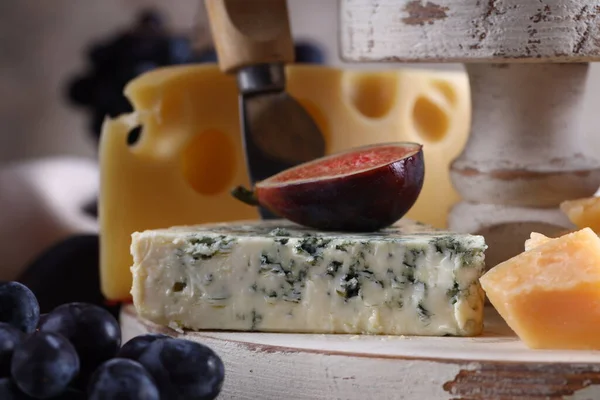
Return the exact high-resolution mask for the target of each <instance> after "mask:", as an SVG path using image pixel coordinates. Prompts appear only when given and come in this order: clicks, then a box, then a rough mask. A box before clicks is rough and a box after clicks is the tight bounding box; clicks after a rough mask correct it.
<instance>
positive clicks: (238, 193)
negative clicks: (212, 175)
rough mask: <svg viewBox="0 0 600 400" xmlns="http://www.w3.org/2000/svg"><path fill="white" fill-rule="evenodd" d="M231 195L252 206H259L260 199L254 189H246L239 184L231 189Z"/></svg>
mask: <svg viewBox="0 0 600 400" xmlns="http://www.w3.org/2000/svg"><path fill="white" fill-rule="evenodd" d="M231 195H232V196H233V197H235V198H236V199H238V200H239V201H241V202H243V203H246V204H248V205H250V206H258V205H260V204H259V203H258V199H257V198H256V195H255V194H254V191H252V190H249V189H246V188H245V187H243V186H237V187H235V188H233V189H232V190H231Z"/></svg>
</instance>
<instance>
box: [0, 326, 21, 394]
mask: <svg viewBox="0 0 600 400" xmlns="http://www.w3.org/2000/svg"><path fill="white" fill-rule="evenodd" d="M24 335H25V334H24V333H23V332H21V331H20V330H18V329H17V328H15V327H14V326H12V325H9V324H7V323H6V322H0V378H3V377H6V376H10V360H11V359H12V355H13V351H14V350H15V347H17V345H19V343H21V341H22V340H23V337H24ZM0 399H1V397H0Z"/></svg>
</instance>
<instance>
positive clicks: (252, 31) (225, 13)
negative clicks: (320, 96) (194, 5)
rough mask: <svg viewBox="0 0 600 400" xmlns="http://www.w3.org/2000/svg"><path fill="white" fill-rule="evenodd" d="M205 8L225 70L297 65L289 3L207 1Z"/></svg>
mask: <svg viewBox="0 0 600 400" xmlns="http://www.w3.org/2000/svg"><path fill="white" fill-rule="evenodd" d="M206 9H207V11H208V19H209V21H210V28H211V31H212V36H213V40H214V42H215V47H216V50H217V55H218V57H219V67H220V68H221V70H222V71H224V72H234V71H235V70H237V69H238V68H240V67H245V66H248V65H255V64H263V63H277V62H280V63H289V62H294V43H293V41H292V33H291V31H290V22H289V18H288V8H287V3H286V0H206Z"/></svg>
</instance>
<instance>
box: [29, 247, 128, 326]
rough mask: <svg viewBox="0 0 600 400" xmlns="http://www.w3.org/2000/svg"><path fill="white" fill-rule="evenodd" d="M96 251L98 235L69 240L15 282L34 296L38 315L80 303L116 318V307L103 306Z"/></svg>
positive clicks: (45, 252) (34, 262)
mask: <svg viewBox="0 0 600 400" xmlns="http://www.w3.org/2000/svg"><path fill="white" fill-rule="evenodd" d="M99 247H100V246H99V240H98V235H77V236H72V237H70V238H67V239H65V240H63V241H61V242H59V243H57V244H56V245H54V246H52V247H50V248H49V249H47V250H46V251H44V252H43V253H42V254H40V255H39V256H38V257H37V258H36V259H35V260H34V261H33V262H32V263H31V264H30V265H29V266H27V267H26V269H25V272H24V273H23V274H22V275H21V276H20V277H19V279H18V280H19V282H21V283H23V284H25V285H26V286H27V287H29V288H30V289H31V291H32V292H33V293H34V294H35V296H36V297H37V299H38V301H39V305H40V312H43V313H49V312H50V311H52V310H53V309H55V308H56V307H58V306H60V305H63V304H67V303H71V302H74V301H80V302H84V303H91V304H95V305H97V306H101V307H103V308H105V309H106V310H108V311H109V312H110V313H111V314H112V315H113V316H115V317H116V316H117V315H118V311H119V306H118V305H113V306H109V305H106V304H105V299H104V296H103V295H102V293H101V292H100V274H99V253H100V252H99ZM41 323H42V321H40V323H39V325H41Z"/></svg>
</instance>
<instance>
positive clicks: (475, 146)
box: [451, 64, 600, 207]
mask: <svg viewBox="0 0 600 400" xmlns="http://www.w3.org/2000/svg"><path fill="white" fill-rule="evenodd" d="M466 69H467V72H468V74H469V78H470V84H471V99H472V100H471V101H472V110H473V111H472V112H473V114H472V115H473V117H472V126H471V135H470V137H469V140H468V142H467V145H466V147H465V148H464V150H463V153H462V154H461V155H460V156H459V158H458V159H457V160H455V161H454V163H453V164H452V167H451V178H452V182H453V184H454V186H455V187H456V189H457V190H458V192H459V193H460V194H461V196H462V197H463V198H464V199H465V200H468V201H472V202H480V203H493V204H504V205H513V206H525V207H536V206H537V207H557V206H558V205H559V204H560V203H561V202H562V201H564V200H567V199H575V198H581V197H588V196H592V195H593V194H594V193H595V192H596V190H597V189H598V186H600V159H598V158H597V157H595V155H594V154H590V152H589V151H588V149H587V148H586V142H585V136H584V132H583V130H582V127H581V121H582V118H581V111H582V99H583V96H584V89H585V82H586V79H587V73H588V64H535V65H533V64H467V65H466Z"/></svg>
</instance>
